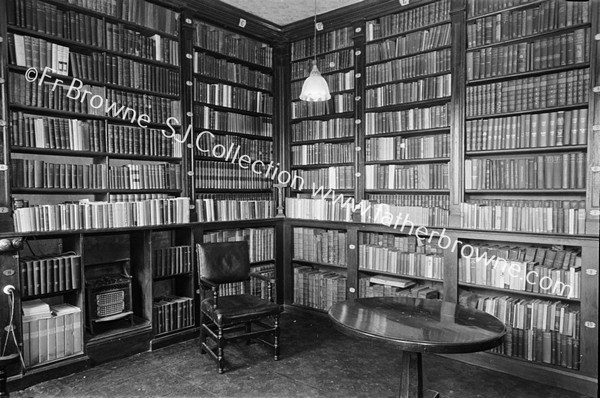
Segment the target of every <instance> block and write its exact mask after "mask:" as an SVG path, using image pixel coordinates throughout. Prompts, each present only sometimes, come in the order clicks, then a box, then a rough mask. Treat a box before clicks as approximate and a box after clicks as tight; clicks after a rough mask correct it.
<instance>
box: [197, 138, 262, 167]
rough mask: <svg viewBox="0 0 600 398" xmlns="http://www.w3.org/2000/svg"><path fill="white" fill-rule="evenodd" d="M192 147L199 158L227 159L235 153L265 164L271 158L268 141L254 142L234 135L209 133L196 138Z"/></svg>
mask: <svg viewBox="0 0 600 398" xmlns="http://www.w3.org/2000/svg"><path fill="white" fill-rule="evenodd" d="M194 145H195V147H196V149H197V150H198V151H197V152H196V154H197V155H199V156H200V157H206V156H212V157H219V158H229V157H231V156H234V152H237V153H241V154H243V155H246V156H249V157H250V158H251V159H253V160H258V159H260V160H262V161H264V162H267V163H268V162H269V161H270V160H271V159H272V157H273V142H272V141H270V140H255V139H250V138H246V137H238V136H235V135H222V134H212V133H211V134H200V135H199V136H196V139H195V140H194ZM234 148H235V149H234ZM226 151H227V152H226ZM243 155H242V156H243Z"/></svg>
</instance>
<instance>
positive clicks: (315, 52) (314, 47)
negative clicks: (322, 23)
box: [313, 0, 317, 65]
mask: <svg viewBox="0 0 600 398" xmlns="http://www.w3.org/2000/svg"><path fill="white" fill-rule="evenodd" d="M314 32H315V36H314V40H313V53H314V55H315V60H314V61H313V62H314V64H315V65H316V64H317V0H315V26H314Z"/></svg>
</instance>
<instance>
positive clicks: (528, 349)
mask: <svg viewBox="0 0 600 398" xmlns="http://www.w3.org/2000/svg"><path fill="white" fill-rule="evenodd" d="M459 302H461V303H465V304H466V305H469V306H471V307H474V308H477V309H479V310H482V311H485V312H487V313H489V314H492V315H494V316H495V317H497V318H498V319H500V320H501V321H503V322H504V324H505V325H506V329H507V333H506V337H505V339H504V343H503V344H502V345H500V346H498V347H496V348H494V349H493V350H492V352H495V353H498V354H503V355H508V356H514V357H519V358H523V359H526V360H528V361H536V362H541V363H547V364H552V365H556V366H562V367H565V368H569V369H579V363H580V360H581V358H580V355H581V353H580V343H579V333H580V330H579V323H580V320H581V314H580V312H579V311H578V310H576V309H572V308H569V306H568V305H566V304H563V303H561V302H560V301H544V300H539V299H519V298H515V297H509V296H502V297H498V296H489V297H488V296H479V295H476V294H473V293H468V292H464V293H462V294H461V297H460V298H459Z"/></svg>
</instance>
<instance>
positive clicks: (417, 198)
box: [366, 193, 450, 210]
mask: <svg viewBox="0 0 600 398" xmlns="http://www.w3.org/2000/svg"><path fill="white" fill-rule="evenodd" d="M366 199H367V200H369V201H371V202H375V203H384V204H388V205H394V206H420V207H439V208H441V209H446V210H447V209H449V208H450V196H449V195H424V194H413V195H398V194H376V193H369V194H367V197H366Z"/></svg>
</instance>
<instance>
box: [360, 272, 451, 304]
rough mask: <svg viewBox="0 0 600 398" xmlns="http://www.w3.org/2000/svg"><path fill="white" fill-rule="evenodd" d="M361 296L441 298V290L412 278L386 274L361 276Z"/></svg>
mask: <svg viewBox="0 0 600 398" xmlns="http://www.w3.org/2000/svg"><path fill="white" fill-rule="evenodd" d="M358 292H359V297H382V296H384V297H415V298H424V299H439V298H440V292H439V290H437V289H436V288H434V287H432V286H430V285H427V284H418V285H417V284H416V282H415V281H412V280H410V279H402V278H395V277H391V276H386V275H374V276H371V277H365V278H360V279H359V281H358Z"/></svg>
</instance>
